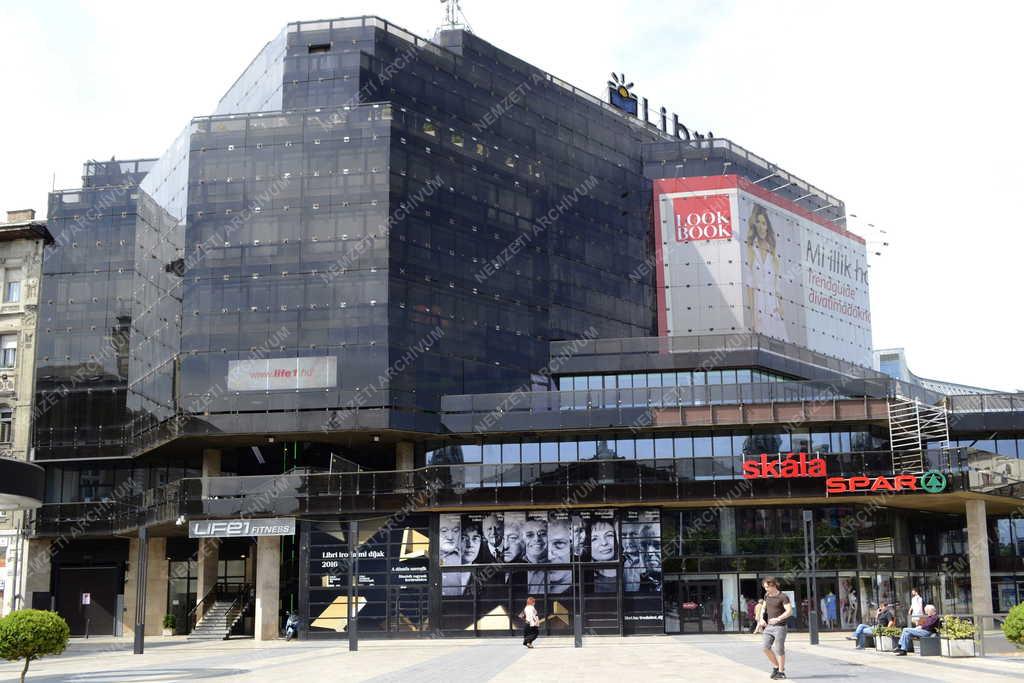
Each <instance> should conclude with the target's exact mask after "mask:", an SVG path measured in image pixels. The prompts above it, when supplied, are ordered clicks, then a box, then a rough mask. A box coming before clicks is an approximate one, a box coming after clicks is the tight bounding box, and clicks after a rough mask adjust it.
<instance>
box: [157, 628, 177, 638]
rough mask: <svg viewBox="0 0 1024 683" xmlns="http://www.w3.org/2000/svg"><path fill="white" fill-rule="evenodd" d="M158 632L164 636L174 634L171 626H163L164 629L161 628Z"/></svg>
mask: <svg viewBox="0 0 1024 683" xmlns="http://www.w3.org/2000/svg"><path fill="white" fill-rule="evenodd" d="M160 634H161V635H164V636H173V635H174V629H173V628H165V629H163V630H162V631H161V632H160Z"/></svg>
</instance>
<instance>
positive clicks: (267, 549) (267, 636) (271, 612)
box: [254, 536, 281, 640]
mask: <svg viewBox="0 0 1024 683" xmlns="http://www.w3.org/2000/svg"><path fill="white" fill-rule="evenodd" d="M280 583H281V539H280V538H278V537H277V536H260V537H259V538H258V539H257V541H256V624H255V627H254V631H255V636H256V640H274V639H276V638H277V637H278V634H279V631H280V627H279V625H278V621H279V618H278V612H279V607H280V603H281V590H280V588H281V586H280Z"/></svg>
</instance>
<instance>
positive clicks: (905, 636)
mask: <svg viewBox="0 0 1024 683" xmlns="http://www.w3.org/2000/svg"><path fill="white" fill-rule="evenodd" d="M939 622H940V619H939V614H938V610H937V609H935V605H925V607H924V616H923V617H921V619H920V621H918V622H917V626H912V627H909V628H905V629H903V633H901V634H900V644H899V647H896V648H894V649H893V652H895V653H896V656H897V657H905V656H906V654H907V650H909V649H910V639H911V638H913V637H915V636H916V637H918V638H927V637H929V636H931V635H933V634H934V633H935V631H936V629H938V628H939Z"/></svg>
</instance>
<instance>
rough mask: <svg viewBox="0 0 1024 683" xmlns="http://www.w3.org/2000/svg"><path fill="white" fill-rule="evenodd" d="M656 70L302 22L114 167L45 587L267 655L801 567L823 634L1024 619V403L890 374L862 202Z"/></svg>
mask: <svg viewBox="0 0 1024 683" xmlns="http://www.w3.org/2000/svg"><path fill="white" fill-rule="evenodd" d="M619 80H620V79H616V81H615V82H610V85H609V93H608V97H607V98H597V97H594V96H592V95H590V94H587V93H585V92H583V91H580V90H578V89H577V88H575V87H573V86H571V85H569V84H567V83H565V82H564V81H561V80H560V79H558V78H557V77H555V76H553V75H550V74H547V73H545V72H543V71H541V70H540V69H538V68H536V67H534V66H532V65H530V64H527V63H526V62H524V61H522V60H520V59H517V58H516V57H514V56H512V55H511V54H509V53H506V52H503V51H501V50H499V49H498V48H496V47H494V46H492V45H491V44H489V43H487V42H486V41H485V40H483V39H481V38H480V37H477V36H475V35H473V34H472V33H469V32H467V31H465V30H461V29H453V30H445V31H441V32H439V33H438V35H437V36H436V37H435V39H434V41H426V40H424V39H421V38H418V37H416V36H413V35H412V34H410V33H408V32H406V31H404V30H402V29H400V28H398V27H396V26H394V25H392V24H390V23H388V22H386V21H383V20H381V19H378V18H374V17H362V18H354V19H338V20H334V21H317V22H304V23H294V24H289V25H288V26H287V27H286V28H285V30H283V31H282V32H281V33H280V34H279V35H278V36H277V37H276V38H274V39H273V40H272V41H271V42H269V43H268V44H267V45H266V47H265V48H264V49H263V50H262V52H260V53H259V55H257V56H256V58H255V59H254V60H253V62H252V63H251V65H250V66H249V67H248V68H247V69H246V70H245V72H244V73H243V74H242V75H241V76H240V77H239V79H238V80H237V81H236V82H235V83H234V85H232V86H231V87H230V89H229V90H228V91H227V93H226V94H225V95H224V97H223V98H222V99H221V101H220V103H219V105H218V107H217V110H216V111H215V113H214V114H213V115H210V116H203V117H200V118H196V119H194V120H192V121H191V122H190V123H189V125H188V126H187V127H186V128H185V129H184V130H183V131H182V132H181V134H180V135H179V136H178V138H177V139H176V140H175V141H174V143H173V144H172V145H171V147H170V148H169V149H168V150H167V151H166V152H165V153H164V154H163V156H161V157H159V158H155V159H139V160H130V161H119V160H111V161H109V162H108V161H104V162H95V161H90V162H87V163H86V165H85V173H84V177H83V186H82V187H81V188H79V189H75V190H66V191H60V192H54V193H52V194H51V195H50V200H49V216H48V222H49V230H50V233H51V234H52V235H53V237H54V240H55V243H54V245H53V246H52V247H50V252H49V253H48V255H47V258H46V259H45V260H44V263H43V277H42V283H41V296H40V303H39V329H38V344H37V347H36V349H37V350H36V361H37V372H36V378H37V379H36V391H35V415H34V428H33V429H34V431H33V433H34V460H35V462H36V463H37V464H39V465H41V466H42V467H44V468H45V471H46V491H45V504H44V505H43V506H42V507H41V508H39V509H38V510H36V511H35V512H34V513H33V514H32V515H31V519H30V523H29V528H28V533H29V537H30V540H29V542H28V545H27V551H26V557H25V562H26V565H27V567H28V569H29V571H27V572H26V578H25V582H24V585H23V587H22V599H23V600H24V604H26V605H30V606H37V607H47V608H48V607H51V606H52V607H54V608H56V609H57V610H58V611H59V612H60V613H61V614H63V615H64V616H65V617H66V618H67V619H68V620H69V622H70V623H71V627H72V632H73V633H75V634H84V633H85V632H86V631H87V630H88V631H89V632H91V633H92V634H98V633H107V634H109V633H124V634H128V633H130V632H132V631H133V630H134V629H136V628H138V625H139V624H143V623H144V624H145V632H146V633H147V634H156V633H159V632H160V629H161V623H162V621H163V619H164V616H165V615H166V614H173V615H175V617H176V624H175V629H176V631H177V632H178V633H189V632H192V635H193V636H197V637H198V636H202V637H223V636H224V635H225V634H226V633H228V632H229V631H231V632H234V633H248V634H253V635H254V636H255V637H257V638H260V639H267V638H274V637H277V635H278V633H279V631H280V628H281V626H282V625H283V621H284V617H285V615H286V613H287V612H288V611H295V612H297V613H298V614H299V615H300V616H301V617H303V619H304V621H303V626H302V631H303V636H304V637H310V638H317V637H319V638H331V637H333V638H343V637H346V631H347V629H348V625H349V618H348V606H349V605H350V604H353V605H355V606H356V608H357V610H358V622H357V625H358V632H359V635H360V637H389V636H400V637H417V636H431V635H436V634H444V635H452V636H457V635H462V636H474V635H477V636H484V635H506V634H509V633H510V632H511V630H512V629H513V628H515V627H516V626H517V624H516V619H515V618H514V615H515V614H517V613H518V612H519V611H520V609H521V606H522V603H523V601H524V599H525V598H526V597H527V596H528V595H533V596H536V597H537V598H538V600H539V602H540V603H541V604H540V612H541V613H542V614H544V615H545V616H546V617H547V619H546V620H545V624H544V628H545V629H546V630H547V632H548V633H559V632H571V631H572V628H573V624H574V621H575V620H576V619H581V620H582V623H583V626H584V630H585V632H587V633H591V634H609V635H615V634H619V635H628V634H633V633H680V632H696V631H704V632H707V631H736V630H739V629H741V628H743V627H745V625H746V624H747V623H748V622H749V618H750V614H751V613H752V612H751V610H752V599H755V598H756V596H757V595H758V592H759V589H758V583H759V579H760V578H761V577H764V576H766V575H775V576H778V577H781V578H782V581H783V589H784V590H787V591H791V594H792V596H793V598H794V601H795V603H796V604H797V605H798V608H799V609H798V610H797V615H796V617H795V620H796V622H797V623H796V625H797V626H799V627H803V626H804V625H805V624H806V623H807V619H808V613H809V611H810V609H811V608H812V607H814V608H815V609H816V610H817V611H819V612H820V613H821V614H820V619H821V620H822V622H823V624H824V626H825V628H837V629H838V628H843V627H849V626H850V625H852V624H856V623H858V622H860V621H865V620H867V615H868V614H870V613H873V606H874V605H875V604H877V603H878V602H879V601H880V600H884V601H888V602H898V603H900V604H901V606H902V607H903V609H900V610H898V611H899V612H900V614H901V620H905V612H906V609H905V607H906V606H907V605H908V603H909V597H910V589H911V587H912V586H913V587H917V588H919V589H920V590H921V592H922V593H923V595H924V596H925V598H926V600H928V601H931V602H934V603H935V604H936V605H937V606H939V609H940V610H941V611H942V612H943V613H947V614H953V613H958V614H964V613H977V614H991V613H993V612H1002V611H1006V610H1007V609H1008V608H1009V607H1010V606H1011V605H1013V604H1016V603H1017V602H1020V601H1021V600H1024V521H1022V515H1021V511H1022V507H1024V499H1022V495H1024V486H1022V484H1021V481H1022V479H1024V477H1022V471H1021V465H1020V463H1021V462H1022V460H1021V459H1019V458H1018V452H1019V456H1020V458H1024V398H1021V396H1020V395H1008V394H1002V395H1000V394H995V393H991V392H985V391H984V390H980V389H979V390H970V391H965V392H963V395H957V396H948V395H945V394H943V393H942V392H940V391H936V390H935V389H934V387H933V388H929V387H927V386H924V385H922V384H921V383H915V382H908V381H903V380H902V379H898V378H895V377H892V376H890V375H888V374H885V373H883V372H880V371H878V370H876V369H874V367H873V366H874V362H873V358H872V340H871V319H870V306H869V302H868V283H869V274H870V271H869V268H868V260H867V252H868V249H867V246H866V244H865V241H864V240H863V239H862V238H860V237H858V236H857V235H856V234H853V233H852V232H849V231H848V230H847V229H846V212H845V208H844V205H843V202H842V201H841V200H840V199H838V198H836V197H834V196H832V195H830V194H828V193H826V192H824V191H822V190H820V189H818V188H816V187H814V186H812V185H810V184H809V183H807V182H806V181H804V180H802V179H800V178H798V177H797V176H795V175H792V174H790V173H789V172H787V171H785V170H783V169H781V168H779V167H778V166H776V165H774V164H772V163H770V162H768V161H766V160H765V159H763V158H761V157H759V156H757V155H755V154H753V153H751V152H749V151H747V150H745V149H744V148H742V147H740V146H739V145H737V144H734V143H733V142H731V141H729V140H726V139H723V138H721V137H715V136H714V135H712V134H711V133H710V132H708V133H704V134H701V133H698V132H696V131H695V130H692V129H690V128H687V127H686V125H685V123H683V122H681V121H680V120H679V117H678V116H676V115H673V114H671V113H669V112H666V111H665V110H664V109H660V108H659V109H657V110H655V108H654V107H652V106H650V105H649V104H648V101H647V99H646V98H640V97H637V96H635V95H633V94H632V93H630V92H629V87H630V86H629V85H627V84H625V83H621V82H619ZM621 80H624V79H621ZM805 519H806V520H807V521H806V522H805ZM353 529H354V530H355V532H354V535H353ZM812 534H813V540H812ZM354 538H358V551H357V552H355V554H354V556H353V553H352V549H351V548H350V541H352V540H353V539H354ZM805 544H807V545H810V547H812V548H813V549H814V555H815V558H816V559H815V561H814V562H808V561H807V560H805ZM350 557H352V558H353V560H352V561H350V560H349V558H350ZM812 568H813V577H814V580H813V585H812V584H811V582H810V581H809V578H810V575H811V569H812ZM353 583H354V584H355V585H354V586H353V585H352V584H353ZM350 600H351V602H350ZM196 624H197V625H196Z"/></svg>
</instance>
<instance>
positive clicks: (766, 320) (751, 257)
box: [746, 204, 789, 341]
mask: <svg viewBox="0 0 1024 683" xmlns="http://www.w3.org/2000/svg"><path fill="white" fill-rule="evenodd" d="M746 257H747V258H746V261H747V264H748V265H749V268H750V271H749V272H750V284H749V285H747V287H746V292H747V306H749V307H750V311H751V315H752V316H753V326H752V328H753V331H754V332H759V333H761V334H764V335H767V336H769V337H775V338H776V339H780V340H782V341H789V336H788V334H787V333H786V323H785V320H784V318H783V306H782V289H781V287H780V283H779V255H778V252H777V250H776V241H775V230H774V229H773V228H772V223H771V220H770V219H769V218H768V210H767V209H766V208H765V207H764V206H762V205H761V204H754V205H753V206H752V207H751V210H750V218H748V219H747V254H746Z"/></svg>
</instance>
